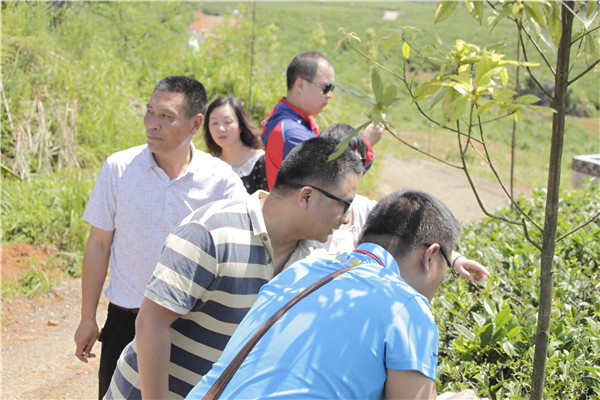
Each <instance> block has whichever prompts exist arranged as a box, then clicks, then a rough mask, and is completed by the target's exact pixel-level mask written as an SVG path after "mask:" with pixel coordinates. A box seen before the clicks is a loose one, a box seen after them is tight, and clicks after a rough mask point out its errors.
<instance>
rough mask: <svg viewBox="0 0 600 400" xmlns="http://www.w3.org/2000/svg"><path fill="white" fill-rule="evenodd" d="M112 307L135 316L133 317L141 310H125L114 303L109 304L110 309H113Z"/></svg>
mask: <svg viewBox="0 0 600 400" xmlns="http://www.w3.org/2000/svg"><path fill="white" fill-rule="evenodd" d="M111 307H114V308H116V309H117V310H120V311H125V312H126V313H129V314H133V315H137V313H138V311H140V309H139V308H125V307H121V306H118V305H116V304H114V303H108V308H111Z"/></svg>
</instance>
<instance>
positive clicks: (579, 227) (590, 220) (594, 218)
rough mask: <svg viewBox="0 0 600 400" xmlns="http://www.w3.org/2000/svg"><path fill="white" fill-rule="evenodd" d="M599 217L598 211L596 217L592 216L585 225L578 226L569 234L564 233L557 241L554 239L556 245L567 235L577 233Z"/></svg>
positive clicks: (599, 212)
mask: <svg viewBox="0 0 600 400" xmlns="http://www.w3.org/2000/svg"><path fill="white" fill-rule="evenodd" d="M599 216H600V211H598V212H597V213H596V215H594V216H593V217H592V218H590V219H589V220H588V221H586V222H585V223H583V224H581V225H579V226H578V227H577V228H575V229H573V230H572V231H571V232H569V233H566V234H564V235H562V236H561V237H559V238H558V239H556V243H558V242H560V241H561V240H563V239H564V238H566V237H567V236H569V235H572V234H573V233H575V232H577V231H578V230H580V229H581V228H583V227H585V226H587V225H589V224H591V223H592V222H593V221H595V220H596V218H598V217H599Z"/></svg>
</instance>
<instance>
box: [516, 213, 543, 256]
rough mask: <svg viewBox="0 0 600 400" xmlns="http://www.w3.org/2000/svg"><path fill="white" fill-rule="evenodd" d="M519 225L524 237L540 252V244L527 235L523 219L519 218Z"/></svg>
mask: <svg viewBox="0 0 600 400" xmlns="http://www.w3.org/2000/svg"><path fill="white" fill-rule="evenodd" d="M521 225H522V226H523V233H524V234H525V239H527V241H528V242H529V243H531V244H532V245H533V246H534V247H535V248H536V249H538V250H539V251H540V252H541V251H542V246H540V245H539V244H538V243H537V242H536V241H535V240H533V239H532V238H531V236H529V231H528V230H527V224H526V223H525V220H521Z"/></svg>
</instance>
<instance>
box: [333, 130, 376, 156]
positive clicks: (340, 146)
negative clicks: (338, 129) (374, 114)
mask: <svg viewBox="0 0 600 400" xmlns="http://www.w3.org/2000/svg"><path fill="white" fill-rule="evenodd" d="M370 123H371V121H367V122H365V123H364V124H362V125H360V126H359V127H357V128H354V130H353V131H352V132H350V134H349V135H348V136H346V137H345V138H344V140H342V141H341V142H340V143H339V144H338V145H337V147H336V148H335V151H334V152H333V153H331V154H330V155H329V158H328V160H329V161H332V160H335V159H336V158H338V157H339V156H340V155H341V154H342V153H343V152H344V151H345V150H346V148H347V147H348V143H350V140H351V139H352V138H353V137H354V136H356V134H357V133H358V132H361V131H362V130H363V129H365V128H366V127H367V126H368V125H369V124H370Z"/></svg>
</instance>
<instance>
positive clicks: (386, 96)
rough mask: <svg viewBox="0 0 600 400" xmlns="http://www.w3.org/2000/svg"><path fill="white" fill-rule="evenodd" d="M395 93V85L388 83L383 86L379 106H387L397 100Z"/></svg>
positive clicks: (396, 91) (396, 89)
mask: <svg viewBox="0 0 600 400" xmlns="http://www.w3.org/2000/svg"><path fill="white" fill-rule="evenodd" d="M397 93H398V88H397V87H396V85H390V86H388V87H387V88H385V92H383V97H382V98H381V107H382V108H387V107H389V106H390V105H391V104H393V103H394V102H396V100H398V98H397V97H396V95H397Z"/></svg>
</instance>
